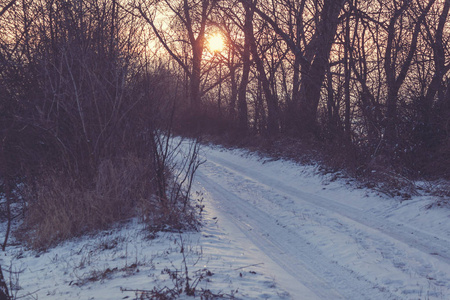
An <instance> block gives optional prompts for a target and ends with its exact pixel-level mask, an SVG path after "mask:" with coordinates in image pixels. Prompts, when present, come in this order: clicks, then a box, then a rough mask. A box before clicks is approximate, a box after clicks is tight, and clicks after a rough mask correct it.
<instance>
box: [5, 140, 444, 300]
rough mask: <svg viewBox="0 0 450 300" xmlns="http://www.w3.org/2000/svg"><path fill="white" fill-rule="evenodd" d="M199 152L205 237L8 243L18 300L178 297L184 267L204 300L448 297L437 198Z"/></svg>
mask: <svg viewBox="0 0 450 300" xmlns="http://www.w3.org/2000/svg"><path fill="white" fill-rule="evenodd" d="M201 151H202V152H201V155H202V157H203V158H205V160H206V162H205V163H203V164H202V165H201V166H200V168H199V169H198V172H197V175H196V179H195V181H194V187H193V198H194V201H198V202H201V203H202V204H203V205H205V209H204V211H203V212H202V222H203V224H204V226H203V227H202V228H201V229H200V230H199V232H184V233H169V232H162V233H159V234H158V236H157V237H156V238H152V239H151V238H149V237H148V232H146V231H145V228H144V226H143V225H142V224H140V223H139V222H138V221H137V220H131V221H129V222H127V223H123V224H118V226H117V228H114V229H111V230H109V231H105V232H100V233H98V234H95V235H91V236H85V237H83V238H79V239H74V240H71V241H67V242H65V243H63V244H61V245H59V246H57V247H55V248H52V249H49V250H48V251H47V252H45V253H35V252H32V251H29V250H27V249H24V248H23V247H22V246H20V245H10V246H8V248H7V251H6V252H5V253H1V256H0V263H1V265H2V267H3V269H4V273H5V276H6V277H8V278H11V279H12V281H13V282H16V281H17V282H16V284H17V285H18V286H20V289H19V290H18V291H15V292H16V293H17V295H16V296H17V297H18V298H19V297H21V299H126V298H127V297H128V298H130V299H133V298H135V297H137V295H138V294H136V293H138V292H137V291H138V290H152V289H154V288H156V289H157V290H161V289H163V288H165V287H166V288H171V289H172V288H174V286H175V285H176V282H175V283H174V279H173V278H174V277H176V278H178V280H181V279H182V278H185V275H186V274H185V266H186V267H187V269H188V272H189V274H188V275H189V278H191V284H197V282H196V281H195V280H196V279H197V280H198V279H200V278H201V280H200V282H199V283H198V285H197V286H196V291H197V298H199V295H200V294H201V292H202V290H203V291H206V290H209V291H210V292H211V293H213V294H216V295H222V296H224V297H225V298H230V297H235V298H237V299H449V298H450V211H449V209H448V208H445V207H440V208H438V207H433V208H428V207H429V205H430V204H432V203H433V201H436V199H434V198H433V197H431V196H429V195H418V196H413V197H412V198H411V199H410V200H407V201H402V199H397V198H390V197H387V196H383V195H378V194H377V193H375V192H373V191H370V190H367V189H358V188H356V187H355V186H354V185H352V184H347V182H346V181H345V180H344V179H336V178H334V177H333V175H327V176H320V175H317V170H316V168H317V167H316V166H302V165H298V164H295V163H293V162H290V161H284V160H276V161H274V160H272V159H269V158H261V157H260V156H257V155H256V154H252V153H248V152H246V151H244V150H238V149H235V150H227V149H224V148H221V147H213V146H205V147H203V148H202V150H201ZM1 226H2V227H1V228H4V224H3V225H1ZM3 232H4V231H2V233H1V234H0V240H2V234H3ZM182 249H183V250H184V251H181V250H182ZM183 261H185V262H186V265H185V264H184V263H183ZM10 266H11V268H12V271H14V272H12V273H9V272H5V271H8V268H9V267H10ZM5 269H6V270H5ZM10 271H11V270H10ZM175 272H176V273H175ZM174 274H178V275H174ZM171 276H172V278H171ZM178 285H179V286H180V285H181V284H180V283H179V284H178ZM181 287H183V286H181ZM181 298H182V299H191V298H193V297H189V296H186V295H183V296H182V297H181Z"/></svg>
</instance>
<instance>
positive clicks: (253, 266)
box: [234, 263, 264, 271]
mask: <svg viewBox="0 0 450 300" xmlns="http://www.w3.org/2000/svg"><path fill="white" fill-rule="evenodd" d="M263 264H264V263H258V264H253V265H247V266H243V267H240V268H237V269H234V270H235V271H237V270H240V269H244V268H248V267H254V266H259V265H263Z"/></svg>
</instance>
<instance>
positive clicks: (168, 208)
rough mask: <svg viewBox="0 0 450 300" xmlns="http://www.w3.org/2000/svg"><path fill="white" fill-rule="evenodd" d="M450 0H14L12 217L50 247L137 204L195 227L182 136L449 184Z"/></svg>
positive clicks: (1, 158) (0, 168) (10, 40)
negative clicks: (175, 162) (180, 155)
mask: <svg viewBox="0 0 450 300" xmlns="http://www.w3.org/2000/svg"><path fill="white" fill-rule="evenodd" d="M449 9H450V0H426V1H424V0H410V1H407V0H371V1H368V0H314V1H313V0H259V1H258V0H129V1H125V0H71V1H68V0H1V1H0V140H1V144H0V178H1V188H0V193H1V194H2V195H3V196H4V198H5V199H6V202H5V203H2V209H1V212H2V215H4V216H7V218H8V219H9V220H11V219H13V217H15V216H16V215H15V214H17V210H18V211H20V213H21V214H24V215H25V216H26V218H25V220H26V221H25V222H24V224H23V225H22V226H21V228H20V229H19V230H18V234H19V235H22V237H23V239H25V240H27V241H28V242H29V243H30V244H31V245H33V246H34V247H37V248H39V247H46V246H48V245H49V244H52V243H54V242H57V241H59V240H61V239H64V238H66V237H68V236H73V235H78V234H81V233H82V232H84V231H85V230H86V228H90V229H92V228H102V227H104V226H106V224H110V223H111V222H114V221H117V220H121V219H123V218H126V217H128V216H130V215H132V214H133V213H134V211H135V209H136V207H138V208H139V211H140V212H141V213H142V214H143V215H144V219H146V220H151V221H149V222H150V223H151V225H152V226H156V227H157V226H159V225H158V224H160V223H161V222H165V223H167V222H169V223H170V224H172V225H173V226H178V225H180V224H178V225H177V222H181V221H180V218H179V215H180V214H182V215H184V216H185V219H187V220H189V219H190V212H189V210H188V209H187V208H186V201H187V200H186V199H187V197H188V194H189V193H188V192H189V191H185V190H182V189H181V187H180V186H179V185H177V183H176V180H174V179H173V168H171V165H170V159H171V155H172V154H171V153H170V151H171V150H170V149H168V146H167V141H168V140H169V139H170V138H171V136H173V135H174V134H176V135H184V136H190V137H210V138H211V137H212V138H213V139H214V140H216V141H219V142H224V143H225V142H234V143H238V144H239V143H240V144H243V143H244V142H245V141H249V140H253V141H257V143H260V144H263V145H269V146H267V147H275V146H276V145H278V147H280V148H289V151H291V152H294V153H295V154H298V155H302V154H304V153H306V152H308V151H312V152H313V153H319V154H320V153H322V154H321V155H323V156H325V157H328V163H329V164H330V165H331V166H332V167H333V168H348V169H349V170H353V174H355V175H361V174H369V175H370V174H373V170H377V169H382V170H385V173H381V174H399V175H398V176H403V177H407V178H411V179H418V178H424V179H436V178H444V179H448V178H449V177H450V173H449V172H450V21H449ZM244 144H245V143H244ZM305 145H306V146H305ZM192 147H193V148H192V149H193V150H192V153H191V154H192V155H191V157H190V159H189V161H188V162H187V163H185V164H184V165H183V166H185V167H186V170H187V171H186V172H187V173H188V175H186V176H185V175H179V176H181V177H182V178H181V179H182V181H183V182H189V181H190V180H191V179H190V178H191V177H190V176H191V175H192V174H193V172H194V171H195V168H196V164H197V163H196V161H195V155H196V154H195V153H196V147H197V145H193V146H192ZM311 149H312V150H311ZM282 150H283V149H281V150H280V151H282ZM319 154H318V155H319ZM183 176H185V177H183ZM382 176H383V177H385V175H382ZM395 176H397V175H395ZM389 178H392V177H389ZM389 180H390V179H389ZM178 184H179V183H178ZM168 190H171V192H168ZM174 191H175V192H174ZM149 199H150V200H149ZM12 204H15V205H14V206H12ZM12 208H14V209H12ZM14 210H15V211H14ZM161 215H162V216H164V217H155V216H161ZM74 216H82V217H80V218H74ZM55 226H56V227H57V228H60V230H58V231H55V230H54V228H55ZM180 226H181V225H180ZM8 230H9V229H8ZM37 236H39V237H40V238H37ZM7 239H8V235H7V237H6V240H5V241H4V243H3V248H4V247H5V246H6V242H7Z"/></svg>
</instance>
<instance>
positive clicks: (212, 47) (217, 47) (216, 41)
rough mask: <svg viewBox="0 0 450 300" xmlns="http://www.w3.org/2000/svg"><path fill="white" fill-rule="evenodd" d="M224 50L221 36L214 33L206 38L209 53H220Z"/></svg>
mask: <svg viewBox="0 0 450 300" xmlns="http://www.w3.org/2000/svg"><path fill="white" fill-rule="evenodd" d="M223 48H225V41H224V38H223V35H222V34H220V33H215V34H213V35H211V36H210V37H209V38H208V49H209V51H211V52H220V51H222V50H223Z"/></svg>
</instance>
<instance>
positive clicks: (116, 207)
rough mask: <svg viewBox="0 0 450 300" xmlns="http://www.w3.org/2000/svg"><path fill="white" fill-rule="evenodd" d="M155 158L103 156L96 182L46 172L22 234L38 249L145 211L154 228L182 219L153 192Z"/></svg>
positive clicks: (147, 219)
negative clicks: (106, 157) (81, 181)
mask: <svg viewBox="0 0 450 300" xmlns="http://www.w3.org/2000/svg"><path fill="white" fill-rule="evenodd" d="M154 181H155V178H154V168H153V166H152V162H151V159H149V158H148V159H147V158H137V157H135V156H131V155H130V156H128V157H126V158H122V159H118V160H115V161H112V160H104V161H102V162H101V163H100V165H99V166H98V170H97V174H96V176H95V178H94V180H93V184H92V186H86V185H83V184H80V181H79V180H78V178H73V176H71V175H70V174H64V173H63V172H57V171H55V170H51V171H47V172H46V173H44V174H43V175H42V176H41V178H40V179H39V180H38V182H37V184H36V190H35V192H34V194H33V195H30V196H31V197H29V198H30V199H33V201H32V202H30V204H29V209H28V211H27V214H26V218H25V221H24V223H23V226H22V228H21V230H20V231H19V237H21V238H22V239H24V240H25V241H26V242H27V243H28V245H30V246H31V247H33V248H35V249H45V248H46V247H49V246H52V245H55V244H56V243H58V242H60V241H62V240H65V239H68V238H71V237H74V236H79V235H82V234H85V233H87V232H90V231H93V230H99V229H104V228H106V227H108V226H109V225H111V224H113V223H115V222H118V221H121V220H124V219H128V218H130V217H132V216H136V215H141V216H142V218H143V219H144V220H145V221H146V222H148V223H149V224H151V226H157V225H158V226H162V225H161V224H164V223H174V220H176V221H178V222H180V220H181V219H183V217H182V216H180V211H179V210H177V208H176V207H174V208H173V209H170V210H168V209H167V208H165V207H163V206H162V203H163V201H160V200H161V199H157V198H156V196H155V189H156V187H155V184H154Z"/></svg>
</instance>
